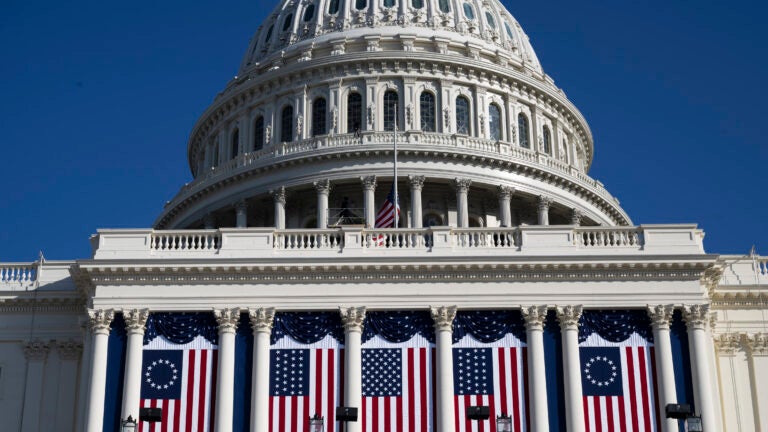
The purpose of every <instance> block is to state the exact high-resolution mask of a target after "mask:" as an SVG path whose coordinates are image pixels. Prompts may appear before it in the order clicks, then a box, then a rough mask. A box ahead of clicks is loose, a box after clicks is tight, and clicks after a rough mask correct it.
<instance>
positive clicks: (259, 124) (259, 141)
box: [253, 116, 264, 151]
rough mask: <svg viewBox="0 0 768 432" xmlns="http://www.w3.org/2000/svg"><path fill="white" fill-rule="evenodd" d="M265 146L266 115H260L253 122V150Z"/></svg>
mask: <svg viewBox="0 0 768 432" xmlns="http://www.w3.org/2000/svg"><path fill="white" fill-rule="evenodd" d="M263 148H264V117H262V116H259V117H257V118H256V121H255V122H253V151H257V150H261V149H263Z"/></svg>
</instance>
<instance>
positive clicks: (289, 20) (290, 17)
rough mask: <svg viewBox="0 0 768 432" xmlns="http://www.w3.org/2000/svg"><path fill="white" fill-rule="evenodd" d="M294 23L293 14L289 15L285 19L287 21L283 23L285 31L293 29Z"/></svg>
mask: <svg viewBox="0 0 768 432" xmlns="http://www.w3.org/2000/svg"><path fill="white" fill-rule="evenodd" d="M292 22H293V14H288V16H287V17H285V20H284V21H283V31H286V30H288V29H289V28H291V23H292Z"/></svg>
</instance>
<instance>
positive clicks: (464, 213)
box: [204, 175, 582, 229]
mask: <svg viewBox="0 0 768 432" xmlns="http://www.w3.org/2000/svg"><path fill="white" fill-rule="evenodd" d="M425 180H426V178H425V177H424V176H417V175H409V176H408V185H409V186H410V194H411V206H412V213H411V227H412V228H422V205H421V191H422V190H423V188H424V181H425ZM360 181H361V183H362V186H363V206H364V208H365V224H366V226H367V227H373V226H374V225H375V223H376V203H375V192H376V176H366V177H361V178H360ZM452 185H453V187H454V189H455V190H456V209H457V226H458V227H459V228H466V227H469V204H468V202H469V201H468V195H469V188H470V186H471V185H472V180H470V179H466V178H456V179H454V180H453V182H452ZM313 186H314V187H315V190H316V191H317V228H320V229H322V228H327V227H328V197H329V196H330V192H331V189H332V185H331V182H330V180H327V179H326V180H319V181H316V182H314V183H313ZM269 193H270V194H271V195H272V198H273V201H274V205H275V228H277V229H285V203H286V190H285V187H279V188H277V189H275V190H271V191H270V192H269ZM514 193H515V188H513V187H511V186H503V185H500V186H497V196H498V199H499V222H500V224H501V226H502V227H511V226H512V212H511V207H510V203H511V200H512V195H513V194H514ZM552 201H553V200H552V198H550V197H547V196H544V195H540V196H539V197H538V205H537V210H538V224H539V225H549V209H550V206H551V205H552ZM247 209H248V206H247V202H246V200H245V199H241V200H239V201H237V202H236V203H235V216H236V227H237V228H245V227H246V226H247V219H248V217H247V216H248V214H247ZM581 220H582V212H581V211H580V210H579V209H576V208H574V209H572V210H571V219H570V223H571V225H577V226H578V225H581ZM204 224H205V228H206V229H213V228H215V226H214V224H215V221H214V220H213V218H212V217H211V216H210V215H209V216H208V217H206V219H205V220H204Z"/></svg>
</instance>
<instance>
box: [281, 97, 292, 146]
mask: <svg viewBox="0 0 768 432" xmlns="http://www.w3.org/2000/svg"><path fill="white" fill-rule="evenodd" d="M291 141H293V107H292V106H290V105H288V106H286V107H285V108H283V112H282V115H281V116H280V142H291Z"/></svg>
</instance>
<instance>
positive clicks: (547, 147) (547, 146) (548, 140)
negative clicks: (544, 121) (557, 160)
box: [542, 126, 552, 155]
mask: <svg viewBox="0 0 768 432" xmlns="http://www.w3.org/2000/svg"><path fill="white" fill-rule="evenodd" d="M542 135H544V138H543V141H544V148H543V149H542V150H544V153H546V154H548V155H551V154H552V133H551V132H550V131H549V127H548V126H544V131H543V133H542Z"/></svg>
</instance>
